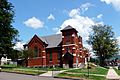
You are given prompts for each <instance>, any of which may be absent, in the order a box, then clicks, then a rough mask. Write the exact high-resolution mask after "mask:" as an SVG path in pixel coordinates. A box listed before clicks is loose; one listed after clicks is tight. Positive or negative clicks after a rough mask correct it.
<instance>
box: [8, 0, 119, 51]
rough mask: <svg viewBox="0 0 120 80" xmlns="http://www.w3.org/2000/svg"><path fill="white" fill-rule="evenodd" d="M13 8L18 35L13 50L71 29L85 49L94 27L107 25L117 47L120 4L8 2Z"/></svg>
mask: <svg viewBox="0 0 120 80" xmlns="http://www.w3.org/2000/svg"><path fill="white" fill-rule="evenodd" d="M9 2H11V3H12V5H13V6H14V11H15V17H14V23H12V25H13V26H14V27H15V28H16V29H17V30H18V31H19V35H20V36H19V39H20V40H21V42H18V43H17V44H16V46H15V47H14V48H18V49H19V48H22V45H23V44H25V43H26V42H28V41H29V40H30V39H31V38H32V37H33V36H34V35H35V34H37V35H38V36H46V35H52V34H58V33H60V30H61V29H63V28H65V27H66V26H67V25H71V26H72V27H73V28H75V29H77V30H78V32H79V33H78V34H79V35H80V36H82V38H83V43H84V46H85V47H88V48H90V46H89V45H88V44H87V43H86V40H88V38H89V34H90V32H91V31H92V30H91V28H90V27H91V26H92V25H95V24H105V25H110V26H112V28H113V31H114V33H115V37H116V38H117V39H118V42H119V44H120V27H119V26H120V0H9Z"/></svg>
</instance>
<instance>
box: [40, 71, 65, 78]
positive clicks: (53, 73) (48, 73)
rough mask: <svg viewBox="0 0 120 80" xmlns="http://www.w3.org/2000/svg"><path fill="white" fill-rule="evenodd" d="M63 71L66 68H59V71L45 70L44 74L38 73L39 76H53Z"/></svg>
mask: <svg viewBox="0 0 120 80" xmlns="http://www.w3.org/2000/svg"><path fill="white" fill-rule="evenodd" d="M64 71H66V70H61V71H48V72H46V73H44V74H41V75H39V76H46V77H53V76H55V75H57V74H59V73H62V72H64Z"/></svg>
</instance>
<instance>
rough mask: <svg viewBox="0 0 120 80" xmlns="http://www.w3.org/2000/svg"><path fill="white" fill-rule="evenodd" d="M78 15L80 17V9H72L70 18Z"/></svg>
mask: <svg viewBox="0 0 120 80" xmlns="http://www.w3.org/2000/svg"><path fill="white" fill-rule="evenodd" d="M77 15H80V9H79V8H77V9H72V10H71V11H70V13H69V16H70V17H76V16H77Z"/></svg>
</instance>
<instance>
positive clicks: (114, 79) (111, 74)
mask: <svg viewBox="0 0 120 80" xmlns="http://www.w3.org/2000/svg"><path fill="white" fill-rule="evenodd" d="M106 79H108V80H120V77H119V76H118V74H117V73H116V72H115V70H114V69H113V68H112V67H110V69H109V71H108V73H107V76H106Z"/></svg>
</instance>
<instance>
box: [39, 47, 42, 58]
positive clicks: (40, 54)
mask: <svg viewBox="0 0 120 80" xmlns="http://www.w3.org/2000/svg"><path fill="white" fill-rule="evenodd" d="M41 52H42V51H41V49H40V48H39V56H40V57H41V56H42V53H41Z"/></svg>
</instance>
